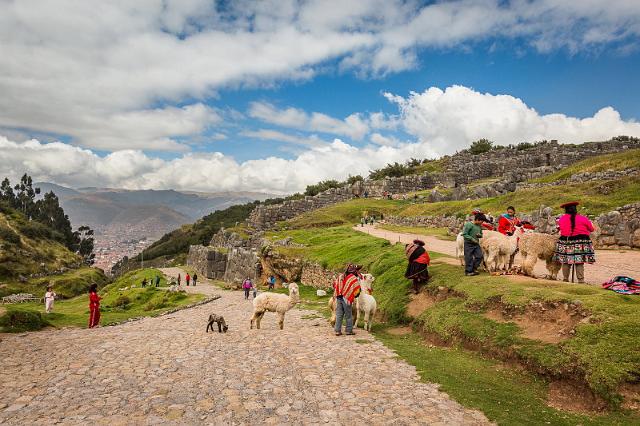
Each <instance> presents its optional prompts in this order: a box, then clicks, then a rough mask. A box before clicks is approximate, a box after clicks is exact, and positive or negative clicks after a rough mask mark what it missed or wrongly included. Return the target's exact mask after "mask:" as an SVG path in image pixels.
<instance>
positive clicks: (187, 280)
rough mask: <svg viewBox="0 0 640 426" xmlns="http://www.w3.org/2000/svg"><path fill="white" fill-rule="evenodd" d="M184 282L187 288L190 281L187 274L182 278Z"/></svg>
mask: <svg viewBox="0 0 640 426" xmlns="http://www.w3.org/2000/svg"><path fill="white" fill-rule="evenodd" d="M184 281H185V282H186V283H187V287H189V282H190V281H191V276H190V275H189V273H188V272H187V275H185V276H184Z"/></svg>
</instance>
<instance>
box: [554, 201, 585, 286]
mask: <svg viewBox="0 0 640 426" xmlns="http://www.w3.org/2000/svg"><path fill="white" fill-rule="evenodd" d="M577 206H578V202H577V201H572V202H570V203H564V204H562V205H561V206H560V207H562V208H563V209H564V212H565V214H563V215H562V216H561V217H560V219H558V227H559V228H560V239H559V240H558V243H557V245H556V252H555V254H554V255H553V258H554V260H556V261H557V262H560V263H561V264H562V275H563V277H564V280H565V281H569V274H570V273H571V266H572V265H573V267H574V268H575V272H576V276H577V278H578V282H579V283H583V282H584V264H585V263H595V261H596V255H595V251H594V250H593V243H592V242H591V238H590V237H589V234H591V233H592V232H593V231H594V230H595V228H594V227H593V224H592V223H591V221H590V220H589V219H588V218H587V217H586V216H582V215H580V214H578V209H577Z"/></svg>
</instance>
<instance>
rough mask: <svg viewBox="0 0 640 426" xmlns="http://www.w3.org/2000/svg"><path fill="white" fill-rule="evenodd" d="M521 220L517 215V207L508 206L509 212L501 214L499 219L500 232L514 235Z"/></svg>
mask: <svg viewBox="0 0 640 426" xmlns="http://www.w3.org/2000/svg"><path fill="white" fill-rule="evenodd" d="M519 224H520V220H519V219H518V217H517V216H516V209H515V207H513V206H509V207H507V212H506V213H504V214H502V215H500V219H498V232H500V233H501V234H504V235H513V233H514V232H516V226H518V225H519Z"/></svg>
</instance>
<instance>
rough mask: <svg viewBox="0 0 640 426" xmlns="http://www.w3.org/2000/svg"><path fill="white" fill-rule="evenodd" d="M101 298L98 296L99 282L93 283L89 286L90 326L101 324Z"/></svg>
mask: <svg viewBox="0 0 640 426" xmlns="http://www.w3.org/2000/svg"><path fill="white" fill-rule="evenodd" d="M100 299H102V297H100V296H98V284H95V283H94V284H91V287H89V328H94V327H96V326H97V325H98V324H100Z"/></svg>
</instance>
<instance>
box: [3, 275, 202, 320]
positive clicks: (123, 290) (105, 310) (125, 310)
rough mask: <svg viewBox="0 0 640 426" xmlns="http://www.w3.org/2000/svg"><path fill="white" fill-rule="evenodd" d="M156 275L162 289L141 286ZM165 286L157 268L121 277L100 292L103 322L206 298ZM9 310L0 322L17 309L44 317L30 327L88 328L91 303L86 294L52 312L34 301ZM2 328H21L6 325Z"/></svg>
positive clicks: (60, 302)
mask: <svg viewBox="0 0 640 426" xmlns="http://www.w3.org/2000/svg"><path fill="white" fill-rule="evenodd" d="M156 275H158V276H160V277H161V281H160V285H161V287H160V288H156V287H147V288H141V287H140V283H141V282H142V280H143V279H144V278H147V280H149V279H152V278H155V276H156ZM166 285H167V282H166V280H165V279H164V276H163V275H162V273H161V272H160V271H159V270H157V269H142V270H138V271H134V272H130V273H128V274H126V275H124V276H122V277H120V278H119V279H118V280H116V281H115V282H113V283H112V284H110V285H108V286H106V287H104V288H103V289H102V290H100V292H99V294H100V295H101V296H102V301H101V306H100V310H101V313H102V318H101V321H100V323H101V324H103V325H106V324H111V323H115V322H120V321H124V320H127V319H129V318H136V317H142V316H156V315H158V314H161V313H162V312H165V311H167V310H169V309H172V308H176V307H180V306H184V305H188V304H191V303H194V302H197V301H198V300H202V299H203V298H204V296H203V295H200V294H185V293H169V292H168V291H166ZM132 286H135V287H132ZM162 287H164V288H162ZM6 309H7V312H6V313H5V314H4V315H3V316H2V317H0V322H5V323H6V322H7V321H9V320H8V319H6V318H7V317H10V316H11V315H15V313H16V312H21V313H24V312H27V313H28V315H31V316H32V317H33V315H40V316H42V317H43V318H44V320H43V322H42V323H41V324H40V326H39V327H33V328H31V329H38V328H41V327H42V326H45V325H51V326H54V327H86V326H87V321H88V317H89V302H88V297H87V296H86V295H82V296H78V297H74V298H73V299H69V300H58V301H56V302H55V306H54V311H53V313H51V314H44V306H42V305H40V304H34V303H24V304H18V305H7V306H6ZM3 331H7V332H11V331H22V330H18V329H14V328H11V327H6V326H4V327H3Z"/></svg>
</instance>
